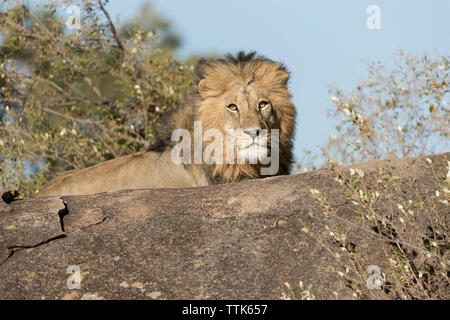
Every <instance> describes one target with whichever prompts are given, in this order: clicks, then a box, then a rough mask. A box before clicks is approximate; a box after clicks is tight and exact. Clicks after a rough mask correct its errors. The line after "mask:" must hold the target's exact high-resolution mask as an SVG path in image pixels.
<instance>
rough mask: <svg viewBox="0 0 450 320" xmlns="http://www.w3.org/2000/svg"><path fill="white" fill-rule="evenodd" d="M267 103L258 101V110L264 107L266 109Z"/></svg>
mask: <svg viewBox="0 0 450 320" xmlns="http://www.w3.org/2000/svg"><path fill="white" fill-rule="evenodd" d="M268 104H269V103H268V102H267V101H260V102H259V108H260V109H264V108H265V107H267V105H268Z"/></svg>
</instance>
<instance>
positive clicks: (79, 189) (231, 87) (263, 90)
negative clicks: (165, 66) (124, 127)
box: [38, 53, 296, 196]
mask: <svg viewBox="0 0 450 320" xmlns="http://www.w3.org/2000/svg"><path fill="white" fill-rule="evenodd" d="M288 79H289V74H288V72H286V71H285V69H284V67H283V66H282V65H281V64H279V63H275V62H272V61H270V60H268V59H265V58H261V57H256V58H255V57H254V53H251V54H249V55H244V54H243V53H240V54H239V55H238V56H237V57H236V58H235V57H231V56H228V57H227V59H226V60H222V59H220V60H201V61H200V62H199V63H198V65H197V68H196V79H195V80H196V84H197V91H196V93H195V94H194V95H193V100H192V103H188V104H186V105H185V106H183V107H180V108H179V109H178V110H177V111H176V112H175V113H174V114H173V115H172V116H171V117H169V118H168V121H167V122H166V123H165V127H162V128H161V131H160V132H159V135H158V137H159V138H158V140H157V141H156V143H155V144H154V145H153V146H151V147H150V150H149V151H147V152H141V153H137V154H134V155H129V156H125V157H121V158H117V159H114V160H110V161H106V162H104V163H100V164H98V165H95V166H92V167H90V168H86V169H82V170H78V171H70V172H68V173H66V174H64V175H62V176H60V177H57V178H55V179H54V180H53V181H51V182H50V183H49V184H48V185H46V186H45V187H44V188H43V190H41V191H40V192H39V193H38V196H59V195H86V194H95V193H100V192H108V191H116V190H123V189H147V188H181V187H196V186H205V185H210V184H217V183H227V182H236V181H241V180H245V179H252V178H258V177H262V176H263V175H262V174H261V172H260V169H261V167H262V166H263V165H262V164H260V163H259V164H258V163H257V164H250V161H248V163H243V164H238V163H236V162H235V163H231V164H230V163H226V162H222V163H214V164H206V163H202V164H176V163H174V161H173V155H172V150H173V147H174V144H175V142H174V141H172V139H171V135H172V133H173V131H174V130H176V129H180V128H182V129H186V130H187V131H189V132H190V133H193V131H194V121H201V123H202V125H201V126H202V130H203V132H204V131H206V130H208V129H216V130H217V131H219V132H221V133H222V134H224V135H226V134H228V132H227V133H226V130H229V129H233V130H240V131H239V133H238V134H236V136H235V137H233V138H234V139H237V140H236V141H238V145H237V150H238V151H236V153H235V154H234V157H235V158H237V157H238V154H239V152H242V151H243V150H244V151H247V153H246V155H247V156H248V154H250V156H248V157H253V158H259V157H260V155H259V154H258V151H257V150H259V149H258V147H259V145H262V144H266V143H267V142H270V138H269V135H268V133H266V134H264V135H263V134H259V135H258V133H257V134H256V137H255V134H254V133H252V134H250V137H249V131H255V130H256V132H262V131H263V129H267V130H273V129H277V130H278V132H279V145H278V146H276V150H275V151H274V150H271V151H270V152H276V153H277V155H278V158H279V168H278V169H277V171H276V173H275V174H276V175H280V174H288V173H289V170H290V167H291V162H292V138H293V134H294V127H295V115H296V112H295V108H294V106H293V104H292V103H291V101H290V98H291V95H290V92H289V90H288V88H287V81H288ZM261 102H263V104H261ZM227 106H228V107H227ZM231 106H232V107H231ZM261 106H262V107H261ZM235 107H236V108H235ZM242 132H244V133H242ZM267 132H268V131H267ZM192 137H193V139H192V140H194V139H195V137H194V134H193V135H192ZM255 145H256V146H255ZM269 145H270V143H269ZM223 147H224V148H225V145H224V146H223ZM255 148H256V149H255ZM269 148H270V147H269ZM203 150H204V149H203ZM269 150H270V149H269ZM193 153H194V152H193ZM249 159H250V158H249ZM191 163H194V162H191Z"/></svg>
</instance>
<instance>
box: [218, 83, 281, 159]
mask: <svg viewBox="0 0 450 320" xmlns="http://www.w3.org/2000/svg"><path fill="white" fill-rule="evenodd" d="M215 104H216V108H217V110H218V111H219V113H221V115H220V128H221V130H222V131H224V132H225V134H226V135H227V136H228V138H232V139H233V140H234V141H233V142H234V144H235V149H236V152H237V156H238V157H239V158H240V159H242V160H244V161H247V162H249V163H256V162H258V161H261V159H262V158H263V157H265V156H267V153H268V150H267V149H268V148H270V139H269V137H270V129H273V128H275V126H276V118H275V111H274V109H273V105H272V103H271V99H270V92H269V91H268V90H267V89H266V88H264V87H263V86H261V85H260V84H258V83H257V82H254V81H253V82H251V83H247V84H243V83H242V82H240V81H235V83H234V84H232V85H231V86H230V89H229V90H227V91H226V92H225V93H223V94H222V95H221V96H219V97H217V98H216V101H215Z"/></svg>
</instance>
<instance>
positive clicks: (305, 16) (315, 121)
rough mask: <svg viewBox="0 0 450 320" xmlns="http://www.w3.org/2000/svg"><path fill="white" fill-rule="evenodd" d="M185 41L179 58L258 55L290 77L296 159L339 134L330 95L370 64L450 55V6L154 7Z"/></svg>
mask: <svg viewBox="0 0 450 320" xmlns="http://www.w3.org/2000/svg"><path fill="white" fill-rule="evenodd" d="M144 2H146V1H142V0H126V1H123V0H110V2H109V3H108V5H107V8H108V10H109V11H110V13H111V15H112V16H114V17H116V16H117V15H118V16H119V18H120V20H121V21H124V20H127V19H130V18H132V17H133V16H134V15H135V14H136V12H137V11H138V10H139V8H140V7H141V5H142V4H143V3H144ZM150 3H151V4H152V7H153V8H154V9H155V10H156V11H158V12H160V13H161V14H162V15H163V16H165V17H167V18H168V19H169V20H170V21H171V22H172V24H173V27H174V30H175V31H176V32H177V33H178V34H179V35H180V36H181V38H182V39H183V45H182V47H181V48H180V50H179V51H177V55H178V56H179V57H180V58H185V57H188V56H189V55H194V54H195V55H199V54H200V55H201V54H211V53H213V54H224V53H227V52H232V53H233V52H237V51H238V50H256V51H257V52H259V53H261V54H263V55H265V56H267V57H268V58H271V59H273V60H277V61H282V62H284V63H285V64H286V66H287V67H288V69H289V70H290V71H291V72H292V77H291V82H290V88H291V91H292V93H293V97H294V98H293V100H294V103H295V105H296V107H297V110H298V115H299V117H298V123H297V135H296V142H295V153H296V154H299V152H300V150H302V149H304V148H308V149H311V150H314V149H316V148H317V146H319V145H322V144H323V143H325V142H326V141H327V139H328V137H329V136H330V135H331V134H333V132H334V125H335V123H334V121H333V120H332V119H330V118H328V117H327V110H329V108H330V107H331V103H330V95H329V93H328V89H329V87H330V86H331V85H332V86H337V87H338V88H340V89H343V90H351V89H353V88H355V87H356V85H357V83H358V80H359V79H362V78H363V77H364V76H365V62H368V61H373V60H382V61H392V59H394V58H395V56H396V53H397V52H398V50H400V49H401V50H403V51H405V52H408V53H417V54H421V53H424V52H435V51H438V52H440V53H442V54H447V55H448V54H449V53H450V52H449V51H450V18H449V13H450V1H448V0H433V1H414V0H395V1H392V0H391V1H375V0H371V1H365V0H344V1H333V0H328V1H274V0H228V1H212V0H192V1H181V0H179V1H176V0H153V1H151V2H150ZM369 5H377V6H379V8H380V9H381V29H380V30H369V29H368V28H367V27H366V20H367V18H368V16H369V15H368V14H367V13H366V9H367V7H368V6H369Z"/></svg>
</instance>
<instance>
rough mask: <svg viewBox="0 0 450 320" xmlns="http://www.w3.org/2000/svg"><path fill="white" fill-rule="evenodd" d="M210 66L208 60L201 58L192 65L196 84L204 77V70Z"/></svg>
mask: <svg viewBox="0 0 450 320" xmlns="http://www.w3.org/2000/svg"><path fill="white" fill-rule="evenodd" d="M209 68H210V61H209V60H207V59H205V58H201V59H199V60H198V61H197V63H196V64H195V67H194V78H195V80H196V82H197V84H198V83H199V82H200V81H201V80H202V79H204V78H205V77H206V72H207V70H208V69H209Z"/></svg>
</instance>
